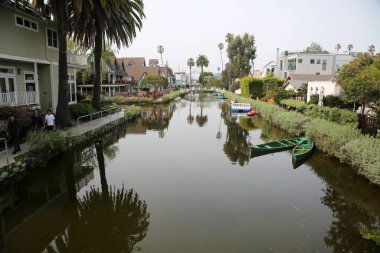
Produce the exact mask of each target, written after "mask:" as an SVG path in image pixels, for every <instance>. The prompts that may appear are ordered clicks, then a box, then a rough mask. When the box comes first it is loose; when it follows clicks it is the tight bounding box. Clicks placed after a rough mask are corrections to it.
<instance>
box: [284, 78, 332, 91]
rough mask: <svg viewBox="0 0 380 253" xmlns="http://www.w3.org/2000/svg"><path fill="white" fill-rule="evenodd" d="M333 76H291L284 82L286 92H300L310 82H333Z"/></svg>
mask: <svg viewBox="0 0 380 253" xmlns="http://www.w3.org/2000/svg"><path fill="white" fill-rule="evenodd" d="M333 78H334V76H333V75H323V76H322V75H300V74H290V75H289V76H288V78H287V79H286V80H285V82H284V87H285V89H286V90H293V91H298V90H300V89H302V86H303V85H307V83H308V82H310V81H330V80H333Z"/></svg>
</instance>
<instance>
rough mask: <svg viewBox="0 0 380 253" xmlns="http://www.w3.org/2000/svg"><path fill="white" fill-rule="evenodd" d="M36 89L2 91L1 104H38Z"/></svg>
mask: <svg viewBox="0 0 380 253" xmlns="http://www.w3.org/2000/svg"><path fill="white" fill-rule="evenodd" d="M38 104H39V97H38V92H36V91H26V92H9V93H0V106H19V105H38Z"/></svg>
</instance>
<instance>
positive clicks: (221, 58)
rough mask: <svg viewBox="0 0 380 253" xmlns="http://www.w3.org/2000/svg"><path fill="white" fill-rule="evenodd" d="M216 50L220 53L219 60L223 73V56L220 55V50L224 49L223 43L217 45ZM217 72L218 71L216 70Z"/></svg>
mask: <svg viewBox="0 0 380 253" xmlns="http://www.w3.org/2000/svg"><path fill="white" fill-rule="evenodd" d="M218 48H219V51H220V60H221V61H222V71H223V68H224V64H223V55H222V50H223V48H224V45H223V43H219V44H218ZM218 72H219V70H218Z"/></svg>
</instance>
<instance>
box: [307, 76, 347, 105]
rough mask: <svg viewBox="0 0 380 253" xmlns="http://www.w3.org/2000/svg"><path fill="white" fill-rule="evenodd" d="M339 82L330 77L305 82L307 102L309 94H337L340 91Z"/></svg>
mask: <svg viewBox="0 0 380 253" xmlns="http://www.w3.org/2000/svg"><path fill="white" fill-rule="evenodd" d="M340 89H341V88H340V86H339V84H338V83H337V82H336V81H335V80H334V79H333V78H331V79H330V80H325V81H310V82H308V84H307V102H309V101H310V97H311V95H316V94H317V95H322V96H328V95H334V96H338V95H339V93H340Z"/></svg>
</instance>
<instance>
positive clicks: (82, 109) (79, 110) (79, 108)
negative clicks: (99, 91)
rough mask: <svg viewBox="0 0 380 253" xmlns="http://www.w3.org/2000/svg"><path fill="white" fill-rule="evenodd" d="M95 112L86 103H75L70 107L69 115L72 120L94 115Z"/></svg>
mask: <svg viewBox="0 0 380 253" xmlns="http://www.w3.org/2000/svg"><path fill="white" fill-rule="evenodd" d="M95 112H96V110H95V108H94V107H92V105H91V104H88V103H77V104H72V105H70V115H71V118H72V119H77V118H79V117H81V116H84V115H88V114H91V113H95Z"/></svg>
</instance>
